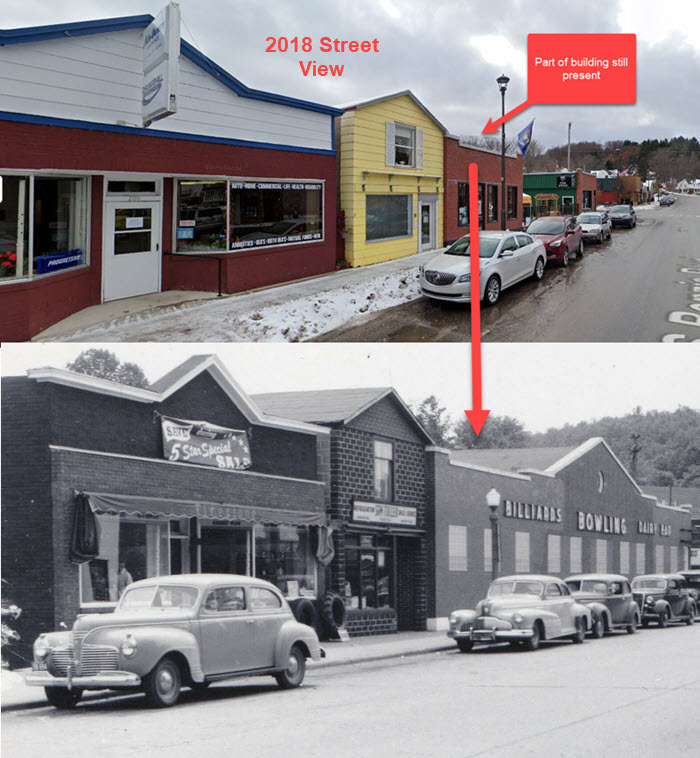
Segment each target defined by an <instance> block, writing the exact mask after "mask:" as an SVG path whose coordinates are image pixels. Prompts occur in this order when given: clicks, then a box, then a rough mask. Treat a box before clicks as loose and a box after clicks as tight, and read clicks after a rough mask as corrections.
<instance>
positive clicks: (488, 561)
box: [484, 529, 493, 571]
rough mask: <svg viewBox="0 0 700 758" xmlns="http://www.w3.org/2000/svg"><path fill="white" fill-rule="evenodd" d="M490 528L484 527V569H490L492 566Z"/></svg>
mask: <svg viewBox="0 0 700 758" xmlns="http://www.w3.org/2000/svg"><path fill="white" fill-rule="evenodd" d="M491 540H492V537H491V529H484V571H491V569H492V568H493V566H492V561H493V553H492V551H491Z"/></svg>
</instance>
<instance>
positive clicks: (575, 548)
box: [569, 537, 583, 574]
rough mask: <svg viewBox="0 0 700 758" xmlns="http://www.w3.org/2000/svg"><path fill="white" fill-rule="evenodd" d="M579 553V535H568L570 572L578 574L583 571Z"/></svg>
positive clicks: (580, 550) (580, 548)
mask: <svg viewBox="0 0 700 758" xmlns="http://www.w3.org/2000/svg"><path fill="white" fill-rule="evenodd" d="M581 553H582V547H581V537H569V571H570V572H571V573H572V574H580V573H581V572H582V571H583V565H582V562H581Z"/></svg>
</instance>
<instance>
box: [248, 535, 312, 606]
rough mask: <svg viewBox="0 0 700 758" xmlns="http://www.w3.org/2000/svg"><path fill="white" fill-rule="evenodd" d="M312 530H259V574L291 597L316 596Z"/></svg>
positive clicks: (256, 549)
mask: <svg viewBox="0 0 700 758" xmlns="http://www.w3.org/2000/svg"><path fill="white" fill-rule="evenodd" d="M313 565H314V564H313V558H312V556H311V550H310V545H309V530H308V527H296V526H258V525H256V527H255V575H256V576H257V577H259V578H260V579H265V580H266V581H268V582H272V584H274V585H276V586H277V587H278V588H279V589H280V590H281V591H282V593H283V594H284V595H286V596H287V597H299V596H300V595H315V594H316V579H315V575H314V568H313Z"/></svg>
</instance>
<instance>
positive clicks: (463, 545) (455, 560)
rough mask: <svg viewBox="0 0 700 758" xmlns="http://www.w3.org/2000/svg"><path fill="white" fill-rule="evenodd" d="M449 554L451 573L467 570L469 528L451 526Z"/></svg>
mask: <svg viewBox="0 0 700 758" xmlns="http://www.w3.org/2000/svg"><path fill="white" fill-rule="evenodd" d="M447 554H448V560H449V566H450V571H466V570H467V527H466V526H453V525H450V527H449V532H448V546H447Z"/></svg>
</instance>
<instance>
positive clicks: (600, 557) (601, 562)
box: [595, 540, 608, 574]
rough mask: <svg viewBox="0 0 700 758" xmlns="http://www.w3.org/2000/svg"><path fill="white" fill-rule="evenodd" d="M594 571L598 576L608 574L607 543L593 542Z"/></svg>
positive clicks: (605, 541) (604, 541)
mask: <svg viewBox="0 0 700 758" xmlns="http://www.w3.org/2000/svg"><path fill="white" fill-rule="evenodd" d="M595 570H596V573H598V574H607V573H608V541H607V540H596V541H595Z"/></svg>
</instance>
